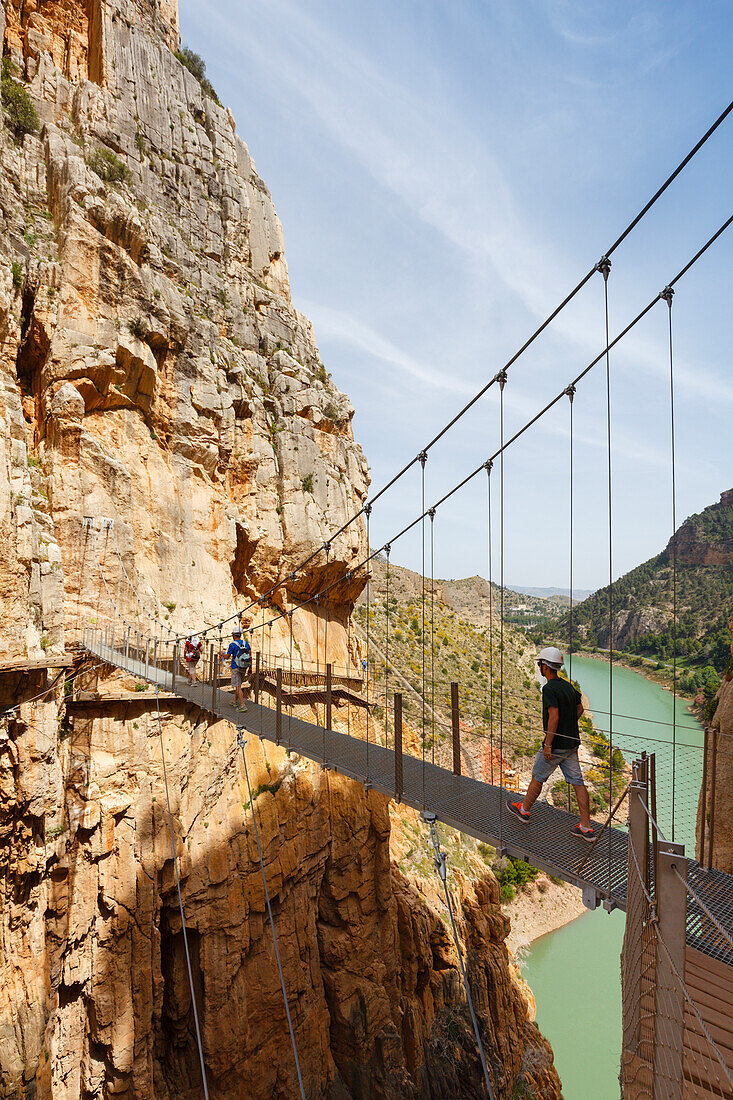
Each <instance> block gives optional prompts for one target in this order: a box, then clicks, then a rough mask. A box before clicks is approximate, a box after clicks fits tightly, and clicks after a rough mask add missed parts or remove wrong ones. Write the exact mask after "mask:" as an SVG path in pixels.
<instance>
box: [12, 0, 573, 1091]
mask: <svg viewBox="0 0 733 1100" xmlns="http://www.w3.org/2000/svg"><path fill="white" fill-rule="evenodd" d="M2 17H3V19H4V23H2V22H1V21H0V26H1V27H2V30H3V40H4V51H5V55H6V58H7V60H8V62H9V63H10V65H11V66H12V72H13V74H14V78H15V79H17V80H18V81H19V82H20V83H21V84H22V85H23V87H24V88H26V89H27V91H28V93H29V94H30V95H31V97H32V99H33V102H34V103H35V106H36V109H37V111H38V115H39V118H40V121H41V125H40V128H39V129H38V131H37V132H29V133H26V134H25V136H24V137H23V138H22V139H21V140H20V141H17V140H16V139H15V137H14V135H13V134H12V133H11V131H10V129H9V128H7V127H6V128H5V129H3V131H2V134H0V226H1V228H2V232H1V233H0V383H1V385H0V471H1V473H0V553H1V561H2V564H1V566H0V608H1V609H2V613H3V622H4V630H3V631H2V634H1V635H0V656H2V657H3V658H4V659H13V658H42V657H43V654H44V653H46V654H54V653H60V652H62V651H64V650H65V649H66V650H69V649H70V648H71V647H73V645H74V643H75V642H76V641H77V639H78V638H79V636H80V631H81V629H82V627H83V626H84V625H85V624H88V623H89V622H94V621H95V619H96V615H97V609H98V604H99V601H100V598H101V595H100V593H101V592H102V585H101V580H100V575H99V566H100V563H101V564H102V565H103V571H104V575H105V578H106V581H107V582H108V584H109V587H110V591H112V592H114V591H117V590H118V583H121V582H122V580H123V577H124V575H125V574H127V575H129V576H132V577H134V578H135V583H136V585H137V586H138V589H139V593H140V595H141V597H142V599H143V600H144V601H145V604H146V606H147V607H148V608H150V609H152V610H153V611H154V613H155V615H157V617H158V619H159V621H160V622H161V623H163V624H165V625H167V626H169V627H170V628H172V629H175V630H179V629H184V628H188V627H190V626H191V625H192V624H196V625H200V624H201V623H204V624H206V623H212V622H216V621H218V620H219V619H220V618H222V617H223V616H225V615H229V614H231V613H232V612H234V611H235V610H239V609H242V608H243V607H245V606H247V605H248V604H249V603H250V602H251V601H252V600H253V599H256V598H258V597H259V596H260V595H261V594H262V593H263V592H265V591H267V590H269V589H270V588H271V587H272V586H273V585H275V584H276V582H278V581H279V580H280V578H288V574H289V573H290V572H291V570H292V569H293V567H294V565H295V564H296V563H299V562H300V561H302V560H303V559H304V558H305V557H307V556H311V555H312V558H311V561H310V563H309V567H308V569H307V570H305V571H303V572H299V573H298V574H297V576H296V577H295V578H289V579H287V580H285V581H284V583H281V584H279V585H278V586H277V587H276V588H275V590H274V592H273V593H272V596H271V597H270V602H271V603H273V604H275V605H276V606H280V607H285V606H287V605H289V604H292V602H293V601H295V600H300V599H303V598H304V597H306V596H308V595H310V594H312V593H314V592H316V591H317V590H318V589H319V587H320V586H322V584H323V582H324V579H325V575H326V570H328V576H329V582H330V583H333V582H334V581H336V582H338V583H337V587H335V588H334V589H333V592H332V596H331V598H330V600H329V601H328V606H326V607H325V608H324V607H323V606H321V607H320V608H319V609H318V613H317V614H316V611H315V610H313V609H310V610H309V609H308V608H306V609H304V610H303V611H301V612H299V613H298V615H297V616H294V617H293V625H292V628H291V627H290V626H289V620H288V619H287V618H285V619H283V620H281V621H280V622H279V623H278V624H277V626H276V627H275V628H274V629H273V631H272V634H271V637H270V638H269V640H268V646H269V647H270V649H271V651H272V652H274V653H277V652H278V651H280V652H285V651H286V650H287V649H288V648H289V647H290V645H291V642H292V643H293V644H294V647H295V649H296V652H297V653H298V654H299V656H300V657H301V658H303V659H304V660H306V659H308V658H311V657H313V656H315V653H316V651H317V649H318V648H319V647H323V646H324V645H325V643H324V641H323V639H324V636H325V632H324V630H323V627H322V623H321V622H320V620H321V619H322V618H323V617H324V616H328V618H329V631H328V655H329V657H330V658H331V659H332V660H334V661H338V662H340V663H346V662H348V661H351V660H354V659H355V657H356V652H355V651H354V652H352V653H349V651H348V645H347V623H348V620H349V616H350V613H351V610H352V608H353V603H354V600H355V599H356V597H357V596H358V594H359V591H360V589H361V586H362V585H363V583H364V577H363V574H362V575H361V576H360V575H359V574H357V573H355V572H353V569H354V565H355V564H356V563H357V562H358V561H360V560H361V557H362V556H363V554H364V551H365V549H366V544H365V532H364V528H363V526H361V525H359V524H351V525H350V526H349V527H348V528H347V530H346V531H344V532H343V533H342V534H341V535H339V536H338V537H337V538H335V539H332V540H331V542H330V545H329V547H328V550H327V551H326V549H325V547H324V543H325V542H326V540H327V539H328V538H329V537H330V534H331V532H332V531H334V530H336V529H338V528H340V527H341V526H342V525H343V524H344V523H345V522H346V520H347V519H348V518H349V517H350V516H351V515H352V514H353V513H355V512H356V511H358V509H359V506H360V504H361V503H362V501H363V500H364V498H365V495H366V491H367V486H368V470H367V467H366V463H365V460H364V457H363V455H362V452H361V450H360V448H359V447H358V445H357V444H356V443H355V441H354V438H353V432H352V428H351V421H352V417H353V412H354V410H353V407H352V406H351V404H350V402H349V400H348V398H347V397H346V396H345V395H343V394H342V393H340V392H339V391H338V389H337V388H336V387H335V385H334V384H333V382H332V380H331V378H330V375H329V374H328V372H327V371H326V368H325V367H324V365H323V363H322V362H321V359H320V355H319V352H318V349H317V346H316V343H315V337H314V333H313V329H312V326H311V324H310V322H309V321H308V320H307V318H305V317H304V316H303V315H302V314H301V313H299V312H298V310H297V309H296V308H295V307H294V305H293V303H292V301H291V298H290V289H289V281H288V271H287V265H286V263H285V259H284V254H283V238H282V230H281V227H280V223H279V221H278V219H277V215H276V213H275V209H274V206H273V203H272V200H271V198H270V195H269V192H268V190H267V188H266V186H265V184H264V183H263V182H262V180H261V179H260V178H259V176H258V175H257V172H256V169H255V166H254V162H253V160H252V158H251V156H250V154H249V151H248V150H247V147H246V145H245V144H244V143H243V142H242V141H241V140H240V138H239V137H238V136H237V134H236V131H235V124H234V120H233V118H232V116H231V114H230V113H229V112H228V111H227V110H225V109H224V108H223V107H222V106H220V105H219V104H218V102H216V101H215V100H214V99H213V98H212V97H211V96H210V95H207V94H205V93H204V89H203V88H202V85H201V84H200V83H199V80H198V79H197V78H196V77H195V75H194V74H193V73H192V72H190V71H189V70H188V69H187V68H186V67H185V66H184V65H183V64H182V63H181V61H180V60H179V58H178V57H176V55H175V53H174V52H173V51H174V50H176V49H177V48H178V46H179V45H180V42H179V36H178V14H177V7H176V4H175V0H44V2H43V3H40V2H39V0H22V2H21V0H8V3H7V4H5V5H4V7H3V11H2ZM89 518H91V519H93V520H94V521H95V524H94V526H93V529H90V526H89V524H88V523H87V522H86V520H87V519H89ZM104 519H109V520H111V521H112V524H113V526H112V531H113V536H112V537H111V538H109V537H107V536H103V535H100V530H106V528H103V527H102V526H101V521H102V520H104ZM291 629H292V638H291V635H290V633H289V631H290V630H291ZM320 655H321V658H323V656H325V654H324V653H323V649H322V648H321V649H320ZM77 674H78V677H79V680H78V682H79V683H81V684H82V686H85V687H91V686H92V685H91V683H90V681H89V676H91V675H92V674H91V673H86V674H82V673H79V672H78V670H77ZM55 675H56V672H55V671H54V672H48V673H46V672H28V673H20V672H17V673H15V672H14V673H12V675H10V674H5V673H3V674H0V703H2V705H3V707H5V706H7V705H8V704H11V703H12V704H15V707H14V709H13V710H12V711H10V712H4V713H3V717H2V718H1V719H0V792H1V795H0V840H1V841H2V852H3V856H2V859H3V862H4V872H5V873H4V875H3V880H2V887H1V889H2V895H1V898H0V935H1V936H2V945H3V954H2V963H1V964H0V967H1V973H0V1091H1V1092H2V1095H6V1096H24V1097H31V1096H33V1097H37V1098H39V1100H51V1098H53V1100H78V1098H79V1097H84V1098H85V1100H93V1098H99V1100H102V1098H108V1097H111V1096H116V1097H121V1098H124V1097H129V1098H132V1097H135V1098H140V1100H152V1098H153V1097H155V1098H156V1100H166V1098H170V1100H173V1098H174V1097H175V1098H177V1100H178V1098H188V1097H190V1098H194V1097H199V1096H200V1095H201V1094H202V1093H201V1083H200V1074H199V1068H198V1061H197V1053H196V1048H195V1043H194V1034H193V1027H192V1005H191V1000H190V993H189V987H188V980H187V970H186V963H185V955H184V950H183V948H184V942H183V936H182V926H181V922H180V913H179V906H178V894H177V889H176V878H175V873H174V861H173V859H172V852H173V847H172V844H173V845H175V851H176V854H177V856H178V865H179V868H180V877H181V890H182V897H183V903H184V910H185V913H186V918H187V923H188V929H189V937H188V939H189V947H190V949H191V961H192V970H193V975H194V984H195V989H196V997H197V1004H198V1008H199V1014H200V1018H201V1024H202V1035H203V1045H204V1051H205V1058H206V1066H207V1074H208V1077H209V1083H210V1095H211V1096H212V1097H216V1098H222V1100H223V1098H232V1100H234V1098H235V1097H236V1098H238V1100H239V1098H241V1097H244V1096H246V1097H251V1098H253V1100H259V1098H263V1100H264V1098H265V1097H267V1098H274V1097H282V1098H284V1097H291V1096H293V1095H295V1094H296V1084H295V1077H294V1067H293V1060H292V1055H291V1051H290V1045H289V1039H288V1030H287V1026H286V1020H285V1014H284V1008H283V1002H282V997H281V993H280V988H279V982H278V977H277V974H278V972H277V966H276V961H275V957H274V950H273V940H272V936H271V933H270V928H269V924H268V920H267V916H266V908H265V903H264V890H263V884H262V878H261V874H260V866H259V859H258V852H257V847H256V843H255V837H254V830H253V813H255V812H256V813H257V814H258V821H259V824H260V828H261V836H262V841H263V858H264V864H265V870H266V876H267V882H268V885H269V889H270V893H271V897H272V900H273V918H274V922H275V926H276V930H277V934H278V942H279V946H280V951H281V956H282V961H283V966H284V971H285V976H286V984H287V987H288V992H289V998H290V1006H291V1010H292V1014H293V1021H294V1026H295V1030H296V1036H297V1043H298V1050H299V1053H300V1056H301V1060H302V1065H303V1070H304V1076H305V1079H306V1082H307V1089H308V1093H307V1094H308V1096H309V1097H329V1098H331V1097H332V1098H334V1100H336V1098H339V1100H345V1098H349V1097H353V1098H354V1100H356V1097H362V1096H374V1097H379V1096H383V1097H389V1098H392V1097H394V1098H403V1097H404V1098H408V1097H409V1098H412V1097H415V1098H417V1097H423V1096H430V1097H433V1098H436V1100H437V1098H442V1097H445V1098H446V1100H447V1098H448V1097H456V1096H465V1097H471V1096H476V1097H480V1096H482V1095H483V1092H482V1089H483V1085H482V1083H481V1073H480V1067H479V1065H478V1061H477V1054H476V1047H475V1041H474V1038H473V1035H472V1032H471V1030H470V1027H469V1024H468V1020H467V1016H466V1009H465V1002H464V999H463V995H462V990H461V986H460V981H459V974H458V969H457V960H456V958H455V954H454V948H453V946H452V940H451V938H450V936H449V934H448V931H447V928H446V925H445V921H444V914H442V913H441V910H440V908H439V906H437V905H436V904H434V903H433V902H431V901H429V900H428V899H427V898H426V897H425V896H424V895H423V894H421V893H420V891H419V890H418V888H417V887H416V886H415V884H414V883H412V882H410V881H409V880H408V879H407V878H405V876H403V875H402V874H401V873H400V872H399V870H398V868H397V867H396V866H395V865H394V863H393V862H392V860H391V859H390V850H389V843H390V819H389V814H388V808H387V805H386V804H385V802H384V800H383V799H381V798H380V797H379V796H377V795H376V794H374V793H373V792H370V793H369V794H368V795H367V794H365V793H364V791H363V790H362V789H361V788H360V787H358V786H357V785H355V784H352V783H350V782H348V781H346V780H344V779H340V778H337V777H335V776H333V775H330V774H329V773H328V772H321V771H320V770H319V769H314V768H312V767H310V766H306V765H305V764H304V763H303V762H302V761H299V760H297V759H295V758H292V759H290V758H289V757H288V756H287V754H285V753H283V752H280V751H273V752H270V753H269V754H268V755H266V754H265V750H264V748H263V747H262V746H261V745H260V744H259V743H257V742H254V741H253V742H252V743H251V744H249V745H248V746H247V750H246V751H247V760H248V766H249V769H250V776H251V781H252V792H251V793H250V792H249V790H248V789H247V785H246V782H245V780H244V772H243V768H242V760H241V757H240V755H239V750H238V747H237V745H236V742H235V741H234V738H233V732H232V730H231V728H230V727H228V726H226V725H225V724H223V723H211V722H210V721H209V720H208V719H207V718H205V717H204V716H203V715H202V714H201V713H200V712H198V711H196V710H195V709H193V708H189V709H188V710H186V709H183V707H182V705H179V704H174V703H169V704H168V703H165V702H164V703H163V713H162V716H161V720H160V726H159V725H158V719H157V715H156V710H155V708H154V707H151V705H150V702H149V701H145V700H144V699H140V700H136V699H134V697H133V698H132V699H131V700H130V701H128V702H126V703H113V702H110V701H106V702H105V701H104V698H102V699H100V701H99V703H98V704H95V705H94V706H89V705H87V706H85V707H81V706H76V705H75V704H74V703H73V702H72V701H68V700H67V699H66V697H65V694H64V689H63V685H62V684H61V683H59V684H57V685H56V687H54V688H53V689H52V690H49V689H51V677H52V676H55ZM60 675H61V676H63V670H62V671H61V673H60ZM93 675H94V677H95V679H96V681H97V683H98V684H99V685H100V686H101V688H102V689H103V691H104V689H105V688H109V685H110V683H111V682H112V680H111V678H112V672H111V670H109V669H107V670H105V669H102V670H100V669H96V670H95V672H94V673H93ZM119 686H120V685H119V684H118V687H119ZM121 686H122V687H123V688H125V689H126V690H127V691H128V692H130V693H132V692H133V688H134V685H133V684H131V683H124V681H123V682H122V683H121ZM162 754H165V760H166V763H167V768H168V771H167V779H168V790H166V784H165V781H164V775H163V769H162V760H163V755H162ZM168 793H169V794H170V806H171V818H170V819H169V816H168ZM171 819H172V822H173V838H172V839H171V835H170V831H169V821H170V820H171ZM455 890H456V893H455V903H456V908H457V912H458V916H459V924H460V928H461V934H462V936H463V939H464V942H465V946H466V952H467V958H468V964H469V970H470V973H471V978H472V984H473V987H474V989H475V994H476V1002H477V1007H478V1010H479V1013H480V1016H481V1020H482V1026H483V1029H484V1038H485V1043H486V1047H487V1050H488V1051H489V1056H490V1058H491V1062H492V1067H493V1070H494V1073H495V1075H496V1083H497V1088H498V1090H499V1092H498V1095H500V1096H501V1097H502V1100H508V1098H509V1097H510V1096H511V1095H512V1094H513V1091H514V1090H515V1089H518V1088H520V1086H521V1087H522V1088H523V1089H524V1091H525V1093H526V1094H527V1095H536V1096H538V1097H539V1096H541V1097H559V1095H560V1086H559V1082H558V1079H557V1076H556V1074H555V1071H554V1069H553V1067H552V1055H551V1052H550V1051H549V1048H548V1047H547V1044H546V1043H545V1042H544V1040H542V1038H541V1036H540V1035H539V1033H538V1032H537V1030H536V1028H535V1027H534V1025H533V1024H532V1023H531V1022H530V1021H529V1016H528V1010H527V1004H526V1000H525V998H524V996H523V994H522V992H521V990H520V988H519V986H518V985H517V983H516V982H515V981H514V978H513V975H512V968H511V966H510V962H509V958H508V955H507V950H506V947H505V945H504V937H505V934H506V923H505V921H504V918H503V917H502V916H501V913H500V910H499V908H498V906H497V904H496V902H497V897H496V888H495V883H494V882H493V880H492V879H491V878H490V876H488V877H487V878H486V880H485V881H481V880H477V881H471V880H468V879H465V880H458V881H457V884H456V887H455Z"/></svg>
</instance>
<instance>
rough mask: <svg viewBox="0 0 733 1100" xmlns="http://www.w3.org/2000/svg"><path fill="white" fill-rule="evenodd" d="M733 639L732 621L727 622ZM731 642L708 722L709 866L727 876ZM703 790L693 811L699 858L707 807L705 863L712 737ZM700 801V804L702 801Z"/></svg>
mask: <svg viewBox="0 0 733 1100" xmlns="http://www.w3.org/2000/svg"><path fill="white" fill-rule="evenodd" d="M729 626H730V632H731V638H732V639H733V618H731V620H730V623H729ZM732 669H733V642H732V644H731V663H730V665H729V666H728V670H727V672H726V673H725V675H724V676H723V682H722V684H721V685H720V691H719V692H718V705H717V707H716V710H715V714H714V715H713V720H712V722H711V723H710V725H711V729H713V730H716V731H717V733H718V751H717V754H716V756H717V760H716V777H715V821H714V830H713V846H712V852H713V866H714V867H718V868H719V869H720V870H721V871H725V872H726V873H727V874H729V875H733V672H731V670H732ZM708 742H709V745H708V769H707V790H701V792H700V800H699V803H698V809H697V852H696V856H697V858H698V859H699V858H700V837H701V835H702V815H703V805H704V806H706V807H707V824H706V840H705V845H706V848H705V862H706V864H707V860H708V854H709V850H710V849H709V847H708V845H709V840H708V838H709V835H710V834H709V825H710V807H711V794H712V781H713V767H712V764H713V745H712V736H709V738H708ZM703 799H704V801H703Z"/></svg>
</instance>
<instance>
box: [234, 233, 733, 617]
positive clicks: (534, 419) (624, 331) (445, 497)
mask: <svg viewBox="0 0 733 1100" xmlns="http://www.w3.org/2000/svg"><path fill="white" fill-rule="evenodd" d="M731 224H733V214H732V215H731V216H730V217H729V218H727V219H726V220H725V221H724V222H723V224H722V225H721V226H720V227H719V228H718V229H717V230H716V231H715V233H713V235H712V236H711V237H709V238H708V240H707V241H706V242H705V244H704V245H702V247H701V248H699V249H698V251H697V252H696V253H695V255H694V256H693V257H692V258H691V259H690V260H688V262H687V263H686V264H685V265H684V267H682V268H681V269H680V270H679V271H678V272H677V274H676V275H675V277H674V278H673V279H671V280H670V282H669V284H668V285H669V286H670V287H674V286H675V284H676V283H678V282H679V280H680V279H682V278H683V277H684V276H685V275H686V274H687V272H688V271H689V270H690V269H691V268H692V267H693V266H694V265H695V264H696V263H697V262H698V261H699V260H700V259H701V258H702V256H703V255H704V254H705V253H706V252H707V251H708V249H710V248H711V247H712V245H713V244H714V243H715V242H716V241H717V240H718V239H719V237H721V236H722V235H723V233H725V232H726V230H727V229H729V228H730V226H731ZM661 300H662V293H661V291H660V292H659V293H658V294H656V295H655V296H654V298H652V299H651V301H650V302H648V303H647V304H646V305H645V306H644V308H643V309H642V310H640V312H639V313H637V315H636V316H635V317H634V318H633V319H632V320H631V321H629V322H628V324H627V325H626V326H625V327H624V328H623V329H621V331H620V332H619V333H617V335H616V336H615V337H614V338H613V340H611V341H610V342H609V343H608V344H607V345H606V347H604V348H603V350H602V351H600V352H599V353H598V355H596V357H595V358H594V359H592V360H591V361H590V363H588V364H587V365H586V366H585V367H584V368H583V370H582V371H581V372H580V373H579V374H578V375H576V377H575V378H574V379H573V380H572V382H571V383H570V384H571V385H573V386H577V384H578V383H579V382H581V381H582V380H583V379H584V378H585V377H586V376H587V375H588V374H589V373H590V371H591V370H592V369H593V368H594V367H595V366H597V365H598V363H600V362H601V361H602V360H603V359H605V358H606V356H607V355H608V353H609V352H610V351H612V350H613V349H614V348H615V347H616V346H617V345H618V344H619V343H620V342H621V341H622V340H623V339H624V338H625V337H626V336H628V334H629V333H630V332H631V331H632V329H634V328H635V327H636V326H637V325H638V324H639V323H640V322H641V321H642V320H643V319H644V318H645V317H646V315H647V314H648V313H649V312H650V311H651V310H652V309H653V308H654V306H655V305H656V304H657V302H659V301H661ZM566 393H567V386H564V387H563V388H562V389H561V390H560V391H559V393H557V394H556V395H555V397H553V398H552V399H551V400H550V401H548V402H547V403H546V404H545V405H544V406H543V407H542V408H541V409H540V410H539V411H538V412H536V413H535V414H534V416H532V417H531V418H530V419H529V420H527V421H526V422H525V423H524V424H523V425H522V427H521V428H519V429H517V431H516V432H515V433H514V435H512V436H510V438H509V439H507V440H506V441H505V442H504V444H503V445H502V446H500V447H499V448H498V450H496V451H494V453H493V454H492V455H490V456H489V458H488V459H487V460H486V461H489V462H493V461H494V460H495V459H497V458H499V457H500V456H501V454H502V452H503V451H505V450H507V449H508V448H509V447H511V446H512V445H513V444H514V443H516V441H517V440H518V439H520V438H521V437H522V436H523V435H524V434H525V432H527V431H529V429H530V428H532V427H534V425H535V424H536V423H537V422H538V421H539V420H541V419H542V417H543V416H545V415H546V414H547V413H548V412H549V411H550V409H552V408H553V407H554V406H555V405H556V404H557V403H558V401H561V400H562V398H563V397H564V396H565V395H566ZM486 461H484V462H482V463H481V464H480V465H479V466H477V467H476V468H475V469H474V470H472V471H471V472H470V473H469V474H467V475H466V476H465V477H464V478H462V479H461V480H460V481H459V482H457V483H456V484H455V485H454V486H453V487H452V488H451V489H449V490H448V491H447V492H446V493H444V494H443V496H442V497H440V498H439V499H438V500H436V501H435V503H434V504H433V505H432V507H434V508H436V509H437V508H439V507H440V506H441V505H442V504H445V502H446V501H447V500H450V498H451V497H453V496H454V495H455V494H456V493H457V492H459V491H460V490H461V489H463V488H464V486H465V485H467V484H468V483H469V482H470V481H472V480H473V478H475V477H476V476H477V475H478V474H480V473H481V471H482V470H484V469H485V468H486ZM367 507H369V506H368V505H365V509H366V508H367ZM424 515H427V512H425V513H424V514H423V515H418V516H415V518H414V519H412V520H411V521H410V522H409V523H408V524H406V525H405V526H404V527H403V528H402V529H401V530H400V531H398V532H397V534H395V535H393V536H392V538H391V540H390V541H391V542H396V541H397V539H400V538H402V536H403V535H406V534H407V533H408V532H409V531H411V530H412V529H413V528H414V527H416V526H417V525H418V524H419V523H420V522H421V520H422V519H423V518H424ZM382 550H383V547H380V548H379V549H377V550H374V551H372V552H371V553H370V554H369V555H368V557H367V558H365V559H364V560H363V561H362V562H360V563H359V564H358V565H356V566H354V568H353V572H355V573H356V572H358V571H359V570H360V569H362V568H364V567H366V566H368V565H369V562H370V561H371V560H372V559H373V558H374V557H376V555H377V554H379V553H380V552H381V551H382ZM311 599H312V597H311ZM306 602H310V600H309V601H306ZM303 606H304V603H301V604H300V605H299V607H303ZM238 614H239V613H238ZM276 617H277V618H279V617H280V616H276ZM224 621H225V622H227V621H228V620H224Z"/></svg>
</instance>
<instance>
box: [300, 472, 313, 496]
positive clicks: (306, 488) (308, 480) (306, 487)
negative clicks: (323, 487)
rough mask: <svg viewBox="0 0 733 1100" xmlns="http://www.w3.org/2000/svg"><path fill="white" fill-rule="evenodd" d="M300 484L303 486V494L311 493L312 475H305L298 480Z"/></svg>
mask: <svg viewBox="0 0 733 1100" xmlns="http://www.w3.org/2000/svg"><path fill="white" fill-rule="evenodd" d="M300 484H301V485H302V486H303V492H304V493H312V492H313V474H306V475H305V477H302V478H301V479H300Z"/></svg>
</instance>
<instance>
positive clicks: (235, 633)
mask: <svg viewBox="0 0 733 1100" xmlns="http://www.w3.org/2000/svg"><path fill="white" fill-rule="evenodd" d="M232 635H233V636H234V637H235V638H241V637H242V631H241V630H240V629H239V628H238V627H236V626H235V628H234V630H233V631H232Z"/></svg>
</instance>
